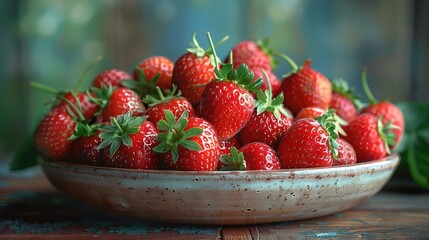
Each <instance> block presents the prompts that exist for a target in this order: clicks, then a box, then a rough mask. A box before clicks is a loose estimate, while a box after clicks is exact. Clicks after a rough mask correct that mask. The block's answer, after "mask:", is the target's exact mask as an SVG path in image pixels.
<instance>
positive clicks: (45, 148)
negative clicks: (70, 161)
mask: <svg viewBox="0 0 429 240" xmlns="http://www.w3.org/2000/svg"><path fill="white" fill-rule="evenodd" d="M75 127H76V121H75V119H73V118H72V117H71V116H70V114H69V111H67V110H66V108H65V107H57V108H54V109H52V110H51V111H49V112H48V114H47V115H46V116H45V117H44V118H43V119H42V121H41V122H40V123H39V125H38V126H37V128H36V131H35V133H34V144H35V148H36V150H37V151H38V153H39V154H40V155H41V156H42V157H44V158H46V159H47V160H66V157H67V156H68V154H69V151H70V148H71V144H72V141H71V140H69V137H70V136H72V134H73V131H74V129H75Z"/></svg>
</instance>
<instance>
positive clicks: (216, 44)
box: [205, 36, 229, 53]
mask: <svg viewBox="0 0 429 240" xmlns="http://www.w3.org/2000/svg"><path fill="white" fill-rule="evenodd" d="M228 39H229V36H225V37H223V38H222V39H221V40H220V41H218V42H217V43H215V44H214V47H218V46H219V45H221V44H222V43H224V42H226V40H228ZM205 51H206V53H211V47H210V48H208V49H206V50H205Z"/></svg>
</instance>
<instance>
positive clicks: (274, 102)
mask: <svg viewBox="0 0 429 240" xmlns="http://www.w3.org/2000/svg"><path fill="white" fill-rule="evenodd" d="M266 80H267V83H268V89H267V90H265V91H262V89H259V90H258V91H257V100H256V103H255V110H254V111H253V114H252V116H251V117H250V120H249V121H248V122H247V124H246V125H245V126H244V127H243V129H241V131H240V132H239V133H238V136H239V138H240V141H241V143H242V144H248V143H251V142H262V143H265V144H267V145H268V146H270V147H274V148H275V147H277V144H278V142H279V141H280V139H281V137H282V136H283V134H284V133H285V132H286V131H287V129H288V128H289V127H290V125H291V124H292V122H293V117H292V115H291V113H290V112H289V110H288V109H285V108H284V107H283V93H280V94H279V95H278V96H277V97H276V98H275V99H273V94H272V92H271V84H270V80H269V78H268V76H267V75H266Z"/></svg>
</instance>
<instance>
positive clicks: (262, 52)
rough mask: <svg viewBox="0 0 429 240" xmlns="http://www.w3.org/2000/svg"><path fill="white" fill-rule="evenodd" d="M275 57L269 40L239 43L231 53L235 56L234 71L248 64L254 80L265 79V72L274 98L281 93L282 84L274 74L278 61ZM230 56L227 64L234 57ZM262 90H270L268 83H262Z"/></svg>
mask: <svg viewBox="0 0 429 240" xmlns="http://www.w3.org/2000/svg"><path fill="white" fill-rule="evenodd" d="M273 55H274V52H273V50H272V49H271V48H270V47H269V43H268V39H265V40H264V41H257V42H253V41H250V40H246V41H242V42H239V43H238V44H237V45H235V46H234V48H233V49H232V51H231V56H233V58H234V61H233V63H232V62H231V63H232V64H233V65H234V69H237V68H238V67H239V66H240V65H241V64H246V65H247V67H248V68H249V69H250V70H251V71H253V73H254V80H255V81H256V80H257V79H259V78H263V77H264V75H263V73H262V70H264V71H265V72H266V73H267V74H268V77H269V79H270V82H271V87H272V92H273V95H274V96H277V94H278V93H279V91H280V85H281V82H280V80H279V79H278V78H277V76H276V75H275V74H274V73H273V72H272V69H273V67H275V65H276V64H277V62H276V60H275V59H274V58H273V57H272V56H273ZM231 56H229V57H228V58H227V59H226V61H225V62H230V61H231V60H232V57H231ZM261 89H262V90H266V89H268V85H267V83H266V82H263V83H262V86H261Z"/></svg>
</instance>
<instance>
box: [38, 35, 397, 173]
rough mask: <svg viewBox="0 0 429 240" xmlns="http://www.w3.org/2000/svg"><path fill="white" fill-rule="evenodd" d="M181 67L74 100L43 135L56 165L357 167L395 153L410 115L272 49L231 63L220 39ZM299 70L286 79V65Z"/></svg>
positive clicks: (101, 85) (251, 48) (122, 78)
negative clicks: (278, 69) (280, 71)
mask: <svg viewBox="0 0 429 240" xmlns="http://www.w3.org/2000/svg"><path fill="white" fill-rule="evenodd" d="M207 39H208V43H209V45H210V47H209V48H208V49H203V48H202V47H201V46H200V45H199V43H198V42H197V40H196V38H195V34H194V35H193V38H192V47H191V48H189V49H187V52H186V53H184V54H183V55H182V56H180V57H179V58H178V59H177V60H176V61H175V62H172V61H171V60H169V59H168V58H166V57H163V56H153V57H150V58H147V59H144V60H143V61H142V62H141V63H140V64H138V66H137V67H136V68H135V70H134V72H133V74H132V75H131V74H129V73H127V72H125V71H121V70H116V69H111V70H106V71H104V72H102V73H100V74H99V75H98V76H97V77H96V78H95V79H93V81H92V85H91V87H90V88H88V89H86V90H84V91H65V92H63V93H62V94H59V95H57V96H56V100H57V101H55V103H54V104H53V106H52V108H51V110H50V111H49V112H48V113H47V115H46V116H45V117H44V119H43V120H42V121H41V122H40V124H39V126H38V127H37V129H36V131H35V134H34V144H35V147H36V149H37V151H38V152H39V154H40V155H41V156H42V157H43V158H45V159H47V160H50V161H68V162H74V163H79V164H86V165H97V166H108V167H116V168H133V169H170V170H184V171H189V170H194V171H213V170H273V169H281V168H284V169H287V168H311V167H326V166H333V165H345V164H354V163H356V162H364V161H370V160H375V159H381V158H383V157H385V156H387V155H389V154H390V153H391V151H392V150H393V148H394V147H395V145H396V144H398V142H399V141H400V139H401V136H402V134H403V131H404V118H403V115H402V113H401V111H400V110H399V109H398V108H397V107H396V106H395V105H394V104H392V103H390V102H387V101H381V102H377V101H376V100H375V99H374V97H373V96H372V94H371V92H370V91H369V88H368V84H367V81H366V73H365V72H363V74H362V80H363V81H362V82H363V87H364V89H365V92H366V93H367V95H368V98H369V103H368V104H366V105H365V106H364V105H363V104H359V101H357V99H356V98H355V96H354V94H353V92H352V91H351V90H350V88H348V86H347V83H346V82H345V81H343V80H329V79H327V78H326V77H325V76H324V75H323V74H322V73H320V72H317V71H315V70H314V69H312V68H311V62H310V61H309V60H307V61H306V62H305V63H304V65H303V66H301V67H299V66H298V65H297V64H296V63H295V62H293V61H292V60H291V59H290V58H289V57H288V56H286V55H284V54H281V53H276V52H274V51H272V50H271V49H269V48H268V47H267V41H264V42H260V43H259V42H258V43H256V42H253V41H242V42H239V43H238V44H237V45H235V47H234V48H233V49H232V50H231V52H230V53H229V54H228V56H227V57H226V58H225V59H224V62H222V61H221V60H220V59H219V57H218V55H217V53H216V46H217V45H218V44H220V43H222V42H223V41H225V40H226V38H224V39H222V40H221V41H220V42H218V43H216V44H214V43H213V41H212V39H211V37H210V34H209V33H207ZM278 59H280V60H285V61H287V62H288V63H289V64H290V66H291V68H292V71H290V72H289V73H287V74H285V75H284V76H283V79H282V80H281V81H280V80H279V79H278V78H277V77H276V75H275V74H274V73H273V67H274V65H275V63H276V62H277V61H278Z"/></svg>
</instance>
